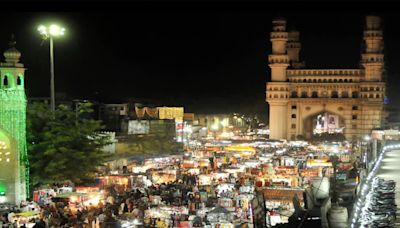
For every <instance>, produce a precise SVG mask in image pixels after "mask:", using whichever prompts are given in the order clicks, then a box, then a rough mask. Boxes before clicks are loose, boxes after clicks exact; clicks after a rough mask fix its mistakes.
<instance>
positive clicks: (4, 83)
mask: <svg viewBox="0 0 400 228" xmlns="http://www.w3.org/2000/svg"><path fill="white" fill-rule="evenodd" d="M3 85H5V86H8V78H7V76H4V79H3Z"/></svg>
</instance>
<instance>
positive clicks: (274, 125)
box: [266, 16, 385, 140]
mask: <svg viewBox="0 0 400 228" xmlns="http://www.w3.org/2000/svg"><path fill="white" fill-rule="evenodd" d="M270 38H271V39H270V40H271V43H272V53H271V54H270V55H269V56H268V61H269V67H270V68H271V82H268V83H267V85H266V101H267V102H268V104H269V112H270V115H269V126H270V138H271V139H288V140H294V139H296V138H297V137H298V136H300V135H301V136H302V137H305V138H310V137H311V136H312V135H313V130H314V126H315V124H316V119H317V117H318V118H319V117H320V115H321V114H324V115H325V117H328V119H325V121H326V122H329V123H331V121H332V123H333V124H334V125H335V126H336V128H338V129H341V132H343V134H344V136H345V137H346V139H348V140H353V139H357V138H361V137H363V136H364V135H366V134H370V133H371V130H372V129H374V128H379V127H381V123H382V118H383V105H384V97H385V82H384V79H383V77H382V75H383V72H384V55H383V35H382V29H381V19H380V18H379V17H377V16H367V17H366V26H365V30H364V35H363V40H364V43H365V45H364V46H365V48H364V50H362V54H361V62H360V68H359V69H307V68H305V66H304V63H303V62H302V61H300V58H299V53H300V50H301V43H300V39H299V32H297V31H290V32H288V31H286V20H285V19H280V18H279V19H274V20H273V22H272V32H271V36H270ZM317 121H318V120H317Z"/></svg>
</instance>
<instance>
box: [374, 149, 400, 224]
mask: <svg viewBox="0 0 400 228" xmlns="http://www.w3.org/2000/svg"><path fill="white" fill-rule="evenodd" d="M376 175H377V176H378V177H381V178H384V179H385V180H394V181H395V182H396V204H397V222H396V227H400V213H399V211H400V210H399V209H400V150H392V151H388V152H386V153H385V155H384V157H383V159H382V161H381V163H380V167H379V169H378V172H377V174H376Z"/></svg>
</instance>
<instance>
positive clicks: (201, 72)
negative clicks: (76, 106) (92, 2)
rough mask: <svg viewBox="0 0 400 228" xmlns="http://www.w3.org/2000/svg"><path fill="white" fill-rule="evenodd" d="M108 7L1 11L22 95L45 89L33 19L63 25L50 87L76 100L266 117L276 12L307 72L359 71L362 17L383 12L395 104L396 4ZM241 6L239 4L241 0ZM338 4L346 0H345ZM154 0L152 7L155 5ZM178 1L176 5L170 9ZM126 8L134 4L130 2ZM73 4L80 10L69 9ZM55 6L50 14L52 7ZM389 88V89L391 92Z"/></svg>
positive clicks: (1, 38)
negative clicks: (22, 75) (18, 58)
mask: <svg viewBox="0 0 400 228" xmlns="http://www.w3.org/2000/svg"><path fill="white" fill-rule="evenodd" d="M110 4H111V5H110V6H112V7H110V9H109V10H107V9H106V7H107V6H106V5H104V4H103V8H102V7H99V8H96V7H95V8H94V9H92V8H90V7H84V8H82V9H81V8H79V7H76V8H74V7H71V5H68V7H66V9H67V11H71V12H65V11H66V10H61V9H64V8H62V7H59V6H55V7H54V9H53V8H51V7H50V8H46V11H49V12H38V11H35V10H37V9H38V8H40V7H37V8H35V10H33V12H28V11H29V10H27V9H26V8H24V9H23V10H22V11H21V12H12V13H10V12H2V14H1V15H0V26H1V28H2V30H1V31H2V32H1V33H0V48H1V49H3V50H4V49H5V48H6V47H7V41H8V39H9V36H10V34H11V33H15V36H16V40H17V48H18V49H19V50H20V51H21V52H22V61H23V63H24V64H25V65H26V67H27V68H28V71H27V73H26V88H27V90H28V95H29V96H31V97H35V96H48V94H49V92H48V91H49V89H48V88H49V86H48V85H49V54H48V52H49V45H48V42H45V43H44V44H43V45H42V46H41V45H40V44H41V39H40V36H39V35H38V34H37V32H36V28H37V25H38V24H40V23H42V22H44V23H45V22H46V21H59V22H60V23H61V24H63V25H64V26H65V27H66V29H67V31H66V36H65V37H63V38H61V39H57V40H56V41H55V62H56V64H55V72H56V90H57V91H59V92H65V93H67V94H68V95H69V96H70V97H72V98H82V99H84V98H89V99H97V100H99V101H105V102H118V101H121V102H123V101H126V100H127V99H128V98H130V97H133V98H145V99H154V100H156V101H159V102H160V103H165V104H176V105H179V104H182V105H184V106H185V107H186V108H187V111H192V112H210V113H212V112H230V111H238V112H260V113H263V114H265V116H266V113H267V104H266V103H265V101H264V100H265V82H267V81H268V80H269V78H270V76H269V69H268V63H267V56H268V54H269V52H270V46H271V44H270V42H269V32H270V31H271V20H272V18H273V17H275V16H284V17H286V18H287V19H288V25H289V28H294V29H297V30H299V31H300V33H301V41H302V45H303V50H302V54H301V55H302V58H303V60H305V61H306V65H307V67H309V68H357V67H358V62H359V60H360V51H361V49H360V48H361V42H362V29H363V25H364V16H365V15H366V14H368V13H370V12H375V13H376V14H378V15H380V16H382V17H383V22H384V38H385V54H386V56H385V57H386V63H387V66H386V67H387V70H388V75H389V78H388V80H389V82H390V83H389V85H388V87H389V89H390V90H389V96H390V98H391V101H392V102H393V104H394V103H395V102H396V100H399V99H398V98H399V97H400V96H399V94H396V93H395V90H396V87H397V85H399V83H400V80H399V79H398V78H399V77H400V75H399V72H400V64H398V62H399V57H398V53H400V43H399V41H400V35H398V34H396V30H398V28H399V25H398V22H399V21H400V15H396V14H397V13H396V12H397V11H396V10H394V9H393V8H392V9H390V6H388V7H389V8H384V7H380V8H379V7H378V8H379V9H378V10H377V8H376V7H374V6H373V4H370V6H367V7H363V8H361V9H359V10H357V9H358V8H354V7H353V8H352V9H348V10H340V8H339V7H336V8H333V9H329V10H328V8H329V7H326V6H324V5H323V4H321V5H320V6H317V7H315V5H314V7H313V8H311V7H310V8H308V7H307V6H308V5H307V4H304V5H303V6H304V9H303V10H297V8H296V7H286V8H285V7H283V8H282V7H281V5H278V4H275V5H274V4H272V5H271V6H270V7H269V6H267V5H263V6H262V7H257V6H255V7H254V6H252V7H246V6H247V5H244V7H241V6H240V4H236V5H235V7H229V6H230V5H229V3H226V4H227V7H221V5H218V7H215V8H214V7H213V6H212V5H211V6H208V7H200V9H198V8H197V9H195V8H194V7H185V6H186V5H185V4H182V6H181V5H179V3H178V4H177V3H174V4H172V5H168V4H165V3H164V4H161V5H157V2H153V3H149V4H139V5H135V4H133V5H132V6H126V7H125V5H123V4H122V5H121V6H118V5H112V4H113V3H112V2H110ZM243 4H245V3H243ZM342 4H343V2H342ZM153 6H154V7H153ZM176 6H180V7H176ZM129 7H131V8H129ZM74 9H76V10H74ZM51 11H53V12H51ZM392 92H393V93H392Z"/></svg>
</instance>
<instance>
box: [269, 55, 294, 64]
mask: <svg viewBox="0 0 400 228" xmlns="http://www.w3.org/2000/svg"><path fill="white" fill-rule="evenodd" d="M268 62H269V63H270V64H274V63H283V64H289V56H288V55H268Z"/></svg>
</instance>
